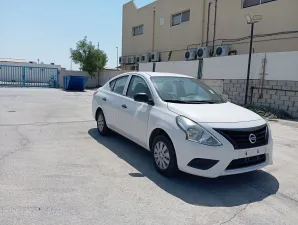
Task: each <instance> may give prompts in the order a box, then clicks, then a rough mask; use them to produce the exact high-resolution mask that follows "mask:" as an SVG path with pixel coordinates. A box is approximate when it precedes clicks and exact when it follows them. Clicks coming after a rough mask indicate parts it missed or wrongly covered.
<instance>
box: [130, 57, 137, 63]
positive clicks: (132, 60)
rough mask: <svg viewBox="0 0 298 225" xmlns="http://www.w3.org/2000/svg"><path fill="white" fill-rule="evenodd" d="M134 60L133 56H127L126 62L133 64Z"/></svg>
mask: <svg viewBox="0 0 298 225" xmlns="http://www.w3.org/2000/svg"><path fill="white" fill-rule="evenodd" d="M135 62H136V57H135V56H128V64H134V63H135Z"/></svg>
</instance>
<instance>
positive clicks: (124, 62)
mask: <svg viewBox="0 0 298 225" xmlns="http://www.w3.org/2000/svg"><path fill="white" fill-rule="evenodd" d="M122 64H128V56H122Z"/></svg>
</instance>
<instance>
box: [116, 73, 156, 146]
mask: <svg viewBox="0 0 298 225" xmlns="http://www.w3.org/2000/svg"><path fill="white" fill-rule="evenodd" d="M137 93H146V94H148V96H149V98H151V91H150V89H149V86H148V84H147V83H146V81H145V80H144V78H142V77H141V76H138V75H132V76H131V79H130V82H129V85H128V88H127V91H126V94H125V96H123V98H122V102H121V109H120V110H119V126H120V129H121V130H122V132H123V133H124V134H125V135H126V136H128V137H129V138H131V139H132V140H134V141H135V142H137V143H138V144H140V145H143V146H146V143H147V141H146V139H147V126H148V119H149V114H150V111H151V109H152V105H149V104H147V103H141V102H136V101H134V99H133V98H134V95H135V94H137Z"/></svg>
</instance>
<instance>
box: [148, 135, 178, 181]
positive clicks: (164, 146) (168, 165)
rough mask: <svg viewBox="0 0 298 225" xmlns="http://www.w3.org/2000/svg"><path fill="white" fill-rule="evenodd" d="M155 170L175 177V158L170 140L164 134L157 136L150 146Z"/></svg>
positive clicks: (176, 170)
mask: <svg viewBox="0 0 298 225" xmlns="http://www.w3.org/2000/svg"><path fill="white" fill-rule="evenodd" d="M151 151H152V155H153V162H154V165H155V168H156V170H157V171H158V172H159V173H161V174H162V175H164V176H166V177H175V176H176V175H177V174H178V172H179V169H178V166H177V158H176V153H175V149H174V146H173V144H172V141H171V140H170V139H169V138H168V137H167V136H166V135H159V136H157V137H156V138H155V139H154V141H153V143H152V147H151Z"/></svg>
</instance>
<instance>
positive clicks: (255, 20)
mask: <svg viewBox="0 0 298 225" xmlns="http://www.w3.org/2000/svg"><path fill="white" fill-rule="evenodd" d="M245 17H246V20H247V24H250V45H249V56H248V66H247V77H246V90H245V100H244V105H245V106H246V105H247V98H248V87H249V76H250V65H251V55H252V43H253V38H254V28H255V23H258V22H260V21H261V20H262V16H261V15H254V16H253V17H251V16H250V15H246V16H245Z"/></svg>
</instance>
